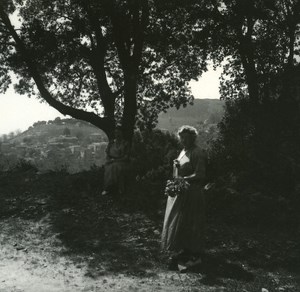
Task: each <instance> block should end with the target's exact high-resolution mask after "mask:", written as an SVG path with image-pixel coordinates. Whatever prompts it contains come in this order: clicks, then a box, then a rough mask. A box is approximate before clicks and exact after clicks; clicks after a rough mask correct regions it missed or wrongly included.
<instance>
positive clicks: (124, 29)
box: [0, 0, 207, 138]
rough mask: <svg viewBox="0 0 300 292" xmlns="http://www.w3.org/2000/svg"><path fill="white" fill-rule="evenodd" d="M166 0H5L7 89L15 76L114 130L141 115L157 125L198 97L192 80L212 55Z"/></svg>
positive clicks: (1, 20) (2, 33)
mask: <svg viewBox="0 0 300 292" xmlns="http://www.w3.org/2000/svg"><path fill="white" fill-rule="evenodd" d="M160 4H161V3H160V1H151V0H127V1H125V0H102V1H96V0H88V1H87V0H68V1H63V2H62V1H52V0H51V1H50V0H27V1H22V0H18V1H16V0H14V1H13V0H1V2H0V40H1V42H0V46H1V48H0V51H1V53H0V61H1V62H0V63H1V65H0V71H1V73H2V74H1V87H0V88H1V92H5V90H6V89H7V88H8V86H9V85H10V84H11V83H12V82H13V83H14V88H15V90H16V91H17V92H18V93H21V94H28V95H32V94H38V96H39V97H40V98H41V99H43V100H45V101H47V102H48V103H49V104H50V105H51V106H53V107H54V108H56V109H57V110H58V111H60V112H61V113H62V114H65V115H70V116H72V117H74V118H78V119H82V120H85V121H88V122H90V123H92V124H94V125H96V126H97V127H99V128H100V129H102V130H103V131H104V132H105V133H106V134H107V135H108V136H109V137H111V136H112V135H113V128H114V126H115V124H116V123H118V122H120V123H122V124H123V127H124V130H125V133H126V135H127V137H128V138H130V137H131V136H132V132H133V128H134V125H135V123H136V118H138V120H140V121H141V120H143V119H144V120H145V121H146V124H147V125H148V126H150V127H151V126H153V121H155V119H156V118H157V114H158V113H159V112H161V111H164V110H166V109H167V108H168V107H170V106H176V107H179V106H180V105H182V104H183V105H185V104H186V103H188V102H191V100H192V96H191V93H190V91H189V88H188V82H189V81H190V80H191V79H192V78H196V77H197V76H199V75H200V74H201V72H202V71H203V70H206V61H207V52H206V48H205V47H201V46H197V45H195V44H192V43H191V39H192V38H191V37H192V34H193V25H191V24H190V23H189V15H188V14H187V13H186V11H185V10H184V9H182V7H179V6H178V7H177V6H176V5H172V9H170V10H169V11H166V10H164V8H162V7H161V5H160ZM12 19H15V21H14V22H12ZM12 73H13V74H14V75H13V76H14V78H12Z"/></svg>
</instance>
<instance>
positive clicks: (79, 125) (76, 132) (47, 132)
mask: <svg viewBox="0 0 300 292" xmlns="http://www.w3.org/2000/svg"><path fill="white" fill-rule="evenodd" d="M61 135H66V136H70V137H76V138H77V139H78V143H79V144H82V143H89V142H91V141H90V140H93V138H92V137H93V136H94V137H96V136H97V138H98V139H97V140H101V141H104V140H105V139H106V136H105V134H104V133H103V131H101V130H100V129H98V128H97V127H95V126H93V125H92V124H89V123H87V122H84V121H79V120H76V119H60V118H56V119H55V120H53V121H48V122H46V121H39V122H36V123H34V124H33V125H32V126H31V127H29V128H28V129H27V130H26V131H24V132H22V133H20V134H19V135H17V136H15V137H13V138H12V139H10V141H9V142H11V143H22V142H27V143H28V142H30V144H36V143H47V142H49V141H50V140H51V139H53V138H56V137H59V136H61Z"/></svg>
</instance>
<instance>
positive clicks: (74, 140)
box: [0, 118, 107, 173]
mask: <svg viewBox="0 0 300 292" xmlns="http://www.w3.org/2000/svg"><path fill="white" fill-rule="evenodd" d="M0 145H1V149H0V165H1V167H2V168H4V170H5V168H6V169H9V168H11V167H14V165H15V164H17V163H18V161H20V159H21V160H23V161H26V162H29V163H30V164H32V165H34V166H35V167H36V168H37V169H38V170H39V171H40V172H44V171H49V170H53V171H59V170H67V171H68V172H70V173H74V172H78V171H82V170H88V169H90V168H91V167H92V166H101V165H103V163H104V161H105V148H106V145H107V141H106V137H105V135H104V133H102V132H101V131H100V130H99V129H98V128H96V127H93V126H92V125H89V124H88V123H84V122H81V121H77V120H74V119H63V120H61V119H59V118H56V119H55V120H54V121H48V122H45V121H42V122H37V123H35V124H34V125H33V126H32V127H29V129H28V130H27V131H25V132H23V133H21V134H19V135H17V136H16V137H14V138H12V139H8V140H7V141H3V142H2V143H1V144H0Z"/></svg>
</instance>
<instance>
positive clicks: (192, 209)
mask: <svg viewBox="0 0 300 292" xmlns="http://www.w3.org/2000/svg"><path fill="white" fill-rule="evenodd" d="M177 159H178V160H179V163H180V167H179V170H178V175H179V176H182V177H184V176H189V175H192V174H195V177H194V179H193V181H192V182H190V188H189V190H188V191H187V193H185V194H184V195H181V196H175V197H168V201H167V206H166V211H165V218H164V225H163V232H162V249H164V250H169V251H175V252H176V251H181V250H187V251H190V252H193V253H199V252H202V251H203V248H204V236H205V235H204V232H205V201H204V194H203V183H204V179H205V153H204V151H203V150H201V149H200V148H199V147H196V146H195V147H193V148H192V149H191V150H189V151H185V150H183V151H182V152H181V153H180V155H179V157H178V158H177Z"/></svg>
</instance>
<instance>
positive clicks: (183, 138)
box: [179, 132, 194, 148]
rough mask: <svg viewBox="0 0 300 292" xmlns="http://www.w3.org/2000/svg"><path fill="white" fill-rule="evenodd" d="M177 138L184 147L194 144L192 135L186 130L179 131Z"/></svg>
mask: <svg viewBox="0 0 300 292" xmlns="http://www.w3.org/2000/svg"><path fill="white" fill-rule="evenodd" d="M179 138H180V142H181V144H182V145H183V147H184V148H190V147H191V146H192V145H193V144H194V137H193V136H192V135H191V134H189V133H187V132H183V133H181V134H180V135H179Z"/></svg>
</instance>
